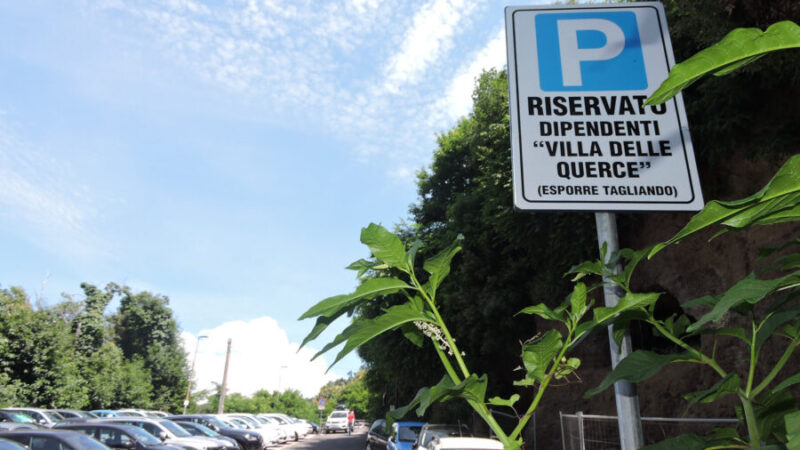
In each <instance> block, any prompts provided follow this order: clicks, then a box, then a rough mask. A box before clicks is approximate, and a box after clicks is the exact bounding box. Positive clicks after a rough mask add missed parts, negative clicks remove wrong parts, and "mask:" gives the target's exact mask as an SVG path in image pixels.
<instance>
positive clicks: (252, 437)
mask: <svg viewBox="0 0 800 450" xmlns="http://www.w3.org/2000/svg"><path fill="white" fill-rule="evenodd" d="M244 438H245V439H246V440H248V441H255V440H256V437H255V436H253V435H252V434H245V435H244Z"/></svg>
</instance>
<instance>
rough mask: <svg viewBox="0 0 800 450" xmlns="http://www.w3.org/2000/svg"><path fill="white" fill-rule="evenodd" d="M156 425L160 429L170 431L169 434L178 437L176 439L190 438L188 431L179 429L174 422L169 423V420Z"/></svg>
mask: <svg viewBox="0 0 800 450" xmlns="http://www.w3.org/2000/svg"><path fill="white" fill-rule="evenodd" d="M158 423H159V424H160V425H161V426H162V427H164V428H166V429H168V430H169V431H170V433H172V434H174V435H175V436H178V437H189V436H191V434H189V432H188V431H186V430H184V429H183V428H181V426H180V425H176V424H175V423H174V422H170V421H169V420H161V421H159V422H158Z"/></svg>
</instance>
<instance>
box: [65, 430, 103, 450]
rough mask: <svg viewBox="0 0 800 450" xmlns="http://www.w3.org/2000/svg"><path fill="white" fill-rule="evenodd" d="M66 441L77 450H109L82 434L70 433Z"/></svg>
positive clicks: (66, 436)
mask: <svg viewBox="0 0 800 450" xmlns="http://www.w3.org/2000/svg"><path fill="white" fill-rule="evenodd" d="M64 441H66V442H67V444H69V445H70V447H72V448H74V449H76V450H109V448H108V447H106V446H105V445H103V444H101V443H99V442H97V441H95V440H94V439H92V438H90V437H89V436H86V435H85V434H81V433H68V435H65V436H64Z"/></svg>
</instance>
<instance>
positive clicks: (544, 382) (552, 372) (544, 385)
mask: <svg viewBox="0 0 800 450" xmlns="http://www.w3.org/2000/svg"><path fill="white" fill-rule="evenodd" d="M574 332H575V329H574V328H572V327H571V329H570V330H569V334H567V339H565V340H564V344H563V346H562V347H561V351H560V352H559V353H558V356H557V357H556V359H555V360H554V361H555V362H554V363H553V365H552V366H551V367H550V371H549V372H548V374H547V375H546V376H545V377H544V380H542V383H541V384H540V385H539V390H538V391H536V397H534V398H533V401H532V402H531V404H530V406H528V410H527V411H526V412H525V414H524V415H523V416H522V417H521V418H520V420H519V422H518V423H517V426H516V427H515V428H514V430H513V431H511V434H509V436H510V437H511V439H516V438H517V437H518V436H519V435H520V434H521V433H522V430H523V429H524V428H525V425H526V424H527V423H528V420H530V418H531V416H532V415H533V412H534V411H536V408H537V407H539V402H540V401H541V400H542V396H543V395H544V391H545V390H546V389H547V385H548V384H550V380H552V379H553V377H554V376H555V374H556V371H558V363H559V361H561V358H563V357H564V355H566V354H567V350H568V349H569V346H570V344H571V343H572V337H573V333H574Z"/></svg>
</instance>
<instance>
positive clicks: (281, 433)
mask: <svg viewBox="0 0 800 450" xmlns="http://www.w3.org/2000/svg"><path fill="white" fill-rule="evenodd" d="M256 417H258V418H259V419H260V420H263V421H265V422H266V423H268V424H270V425H271V426H273V427H275V430H277V432H278V438H279V442H280V443H281V444H285V443H286V442H287V441H288V440H289V437H290V436H291V437H292V438H293V437H294V434H293V433H292V431H293V430H292V428H291V427H290V426H288V425H285V424H283V423H281V421H280V420H278V419H277V418H275V417H270V416H268V415H266V414H264V413H261V414H256Z"/></svg>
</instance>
